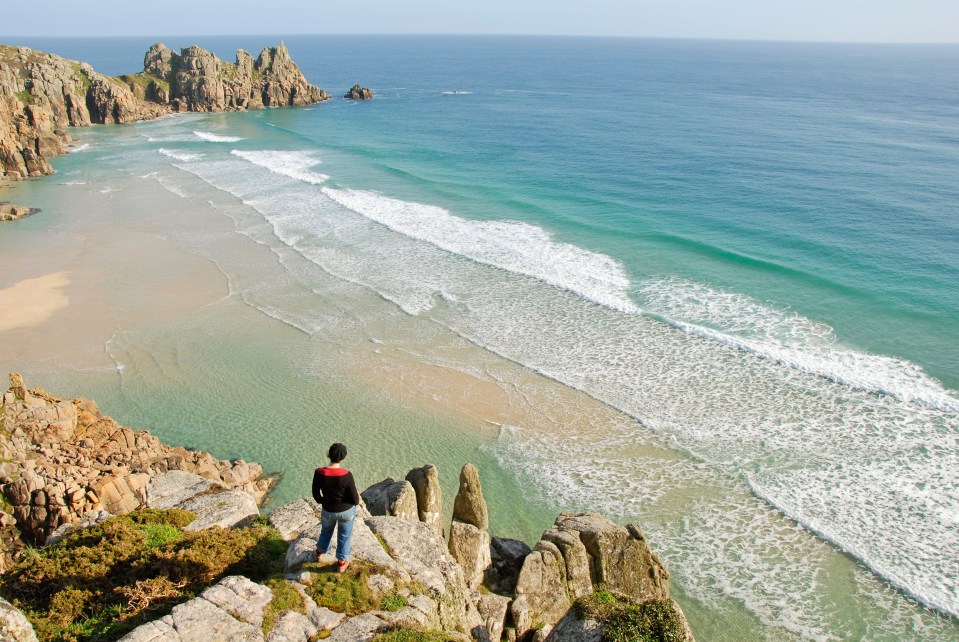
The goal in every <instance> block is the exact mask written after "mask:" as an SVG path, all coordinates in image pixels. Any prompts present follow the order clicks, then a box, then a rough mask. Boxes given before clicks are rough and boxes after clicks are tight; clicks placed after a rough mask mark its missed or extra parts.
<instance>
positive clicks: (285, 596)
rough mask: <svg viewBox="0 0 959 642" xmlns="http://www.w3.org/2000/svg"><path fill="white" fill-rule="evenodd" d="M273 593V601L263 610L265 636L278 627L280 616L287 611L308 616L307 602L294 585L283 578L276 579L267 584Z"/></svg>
mask: <svg viewBox="0 0 959 642" xmlns="http://www.w3.org/2000/svg"><path fill="white" fill-rule="evenodd" d="M266 585H267V586H269V587H270V590H272V591H273V599H272V600H270V603H269V604H267V605H266V608H265V609H263V626H262V630H263V635H266V634H268V633H269V632H270V631H272V630H273V627H274V626H276V623H277V621H279V619H280V616H281V615H283V614H284V613H286V612H287V611H296V612H297V613H302V614H304V615H306V601H305V600H304V599H303V596H302V595H300V592H299V591H297V590H296V589H295V588H293V585H292V584H290V583H289V582H287V581H286V580H284V579H282V578H274V579H272V580H270V581H268V582H267V583H266Z"/></svg>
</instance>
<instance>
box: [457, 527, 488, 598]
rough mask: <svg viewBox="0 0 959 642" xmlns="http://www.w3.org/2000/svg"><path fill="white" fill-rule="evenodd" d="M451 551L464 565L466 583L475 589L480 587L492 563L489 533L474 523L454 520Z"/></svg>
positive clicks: (459, 562)
mask: <svg viewBox="0 0 959 642" xmlns="http://www.w3.org/2000/svg"><path fill="white" fill-rule="evenodd" d="M449 551H450V555H452V556H453V559H455V560H456V562H457V563H458V564H459V565H460V566H461V567H463V573H464V575H465V578H466V585H467V586H469V587H470V589H474V590H475V589H477V588H479V585H480V584H481V583H482V582H483V579H484V577H485V576H486V570H487V569H488V568H489V567H490V565H491V564H492V560H491V559H490V540H489V533H487V532H486V531H482V530H480V529H478V528H476V527H475V526H473V525H472V524H467V523H465V522H458V521H456V520H453V523H452V524H450V541H449Z"/></svg>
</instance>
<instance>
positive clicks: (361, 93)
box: [343, 83, 373, 100]
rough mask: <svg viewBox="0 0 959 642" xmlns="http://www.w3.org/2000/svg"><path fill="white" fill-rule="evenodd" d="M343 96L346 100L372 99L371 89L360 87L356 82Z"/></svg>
mask: <svg viewBox="0 0 959 642" xmlns="http://www.w3.org/2000/svg"><path fill="white" fill-rule="evenodd" d="M343 98H346V99H347V100H373V90H372V89H369V88H367V87H360V84H359V83H356V84H355V85H353V87H352V88H351V89H350V90H349V91H348V92H346V94H345V95H344V96H343Z"/></svg>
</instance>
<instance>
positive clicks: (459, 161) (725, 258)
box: [10, 36, 959, 639]
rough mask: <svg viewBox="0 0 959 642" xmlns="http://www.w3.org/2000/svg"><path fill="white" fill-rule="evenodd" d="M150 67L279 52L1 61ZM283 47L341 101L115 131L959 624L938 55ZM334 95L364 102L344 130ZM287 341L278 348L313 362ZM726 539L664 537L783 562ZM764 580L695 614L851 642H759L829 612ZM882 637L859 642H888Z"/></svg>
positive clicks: (572, 488) (946, 102)
mask: <svg viewBox="0 0 959 642" xmlns="http://www.w3.org/2000/svg"><path fill="white" fill-rule="evenodd" d="M156 40H163V41H164V42H165V43H166V44H167V45H169V46H170V47H180V46H187V45H189V44H193V43H194V42H196V43H197V44H200V45H201V46H204V47H206V48H208V49H211V50H213V51H215V53H217V54H218V55H219V56H220V57H221V58H223V59H225V60H232V59H233V51H234V50H235V49H236V48H237V47H243V48H245V49H247V50H249V51H251V52H252V53H253V54H254V56H255V55H256V54H257V53H258V52H259V50H260V49H262V48H263V47H264V46H267V45H271V44H275V42H276V41H277V40H278V38H277V37H257V36H242V37H241V36H237V37H229V38H226V37H197V38H182V37H177V38H167V39H160V38H150V39H113V40H93V39H89V40H88V39H68V40H64V39H56V40H47V39H32V40H28V41H26V42H23V43H10V44H26V45H30V46H33V47H35V48H38V49H43V50H47V51H51V52H53V53H57V54H60V55H63V56H66V57H69V58H74V59H79V60H83V61H87V62H90V63H91V64H92V65H93V66H94V67H95V68H96V69H97V70H98V71H101V72H102V73H107V74H120V73H129V72H134V71H137V70H138V69H139V68H140V66H141V64H140V61H141V60H142V55H143V52H144V51H145V50H146V49H147V47H149V45H150V44H152V42H154V41H156ZM285 41H286V44H287V45H288V47H289V49H290V52H291V55H292V57H293V59H294V60H295V61H296V62H297V63H298V64H299V66H300V68H301V70H302V71H303V72H304V74H305V75H306V76H307V78H308V79H309V80H310V81H311V82H313V83H314V84H316V85H318V86H320V87H322V88H324V89H326V90H327V91H329V92H330V93H331V94H332V95H333V96H334V99H333V100H331V101H329V102H328V103H326V104H321V105H316V106H314V107H311V108H307V109H290V110H265V111H262V112H257V113H248V114H236V115H217V116H209V117H202V118H199V117H194V116H190V117H188V118H187V119H185V120H182V121H176V120H169V119H165V120H163V121H158V122H157V123H154V124H146V125H143V126H140V125H137V126H136V127H138V128H140V130H139V131H140V132H141V138H140V139H139V140H140V142H139V143H138V144H139V145H142V150H141V151H143V150H148V151H149V153H150V154H152V155H151V158H152V159H154V160H153V161H152V162H157V163H159V162H163V163H167V164H169V165H172V166H173V167H175V168H176V169H177V170H178V171H180V172H182V173H183V174H184V175H189V176H190V177H191V178H192V179H197V178H198V179H200V180H202V181H203V182H204V183H205V184H206V185H208V186H211V187H212V188H214V189H216V190H219V191H221V192H223V193H228V194H230V195H232V196H233V197H235V198H237V199H239V200H240V201H242V202H243V203H244V204H246V205H248V206H251V207H253V208H255V210H256V211H257V212H259V213H260V215H261V216H262V219H263V220H265V221H266V222H268V223H269V225H270V228H271V232H270V234H271V235H273V236H275V238H276V239H278V240H279V241H281V242H282V243H284V244H286V245H287V246H289V247H290V248H293V249H294V250H295V251H296V252H297V253H298V254H299V255H301V256H303V257H306V258H307V259H309V260H310V261H311V262H313V263H314V264H316V265H318V266H320V267H321V268H322V269H323V270H324V271H326V272H328V273H329V274H332V275H335V276H337V277H342V278H344V279H346V278H348V279H349V280H350V282H352V283H356V284H359V285H362V286H363V287H366V288H369V289H371V290H372V291H375V292H376V293H377V294H378V295H380V296H381V297H383V299H385V300H387V301H390V302H393V303H395V304H396V305H397V306H399V307H400V308H401V309H402V310H403V311H404V312H406V313H407V314H409V315H412V316H421V317H423V318H426V319H429V320H430V321H432V322H435V323H436V324H439V325H440V326H442V327H444V328H446V329H449V330H451V331H452V332H454V333H456V334H458V335H460V336H461V337H463V338H464V339H466V340H468V341H469V342H471V343H473V344H475V345H477V346H480V347H482V348H484V349H487V350H489V351H491V352H494V353H496V354H498V355H501V356H503V357H506V358H507V359H510V360H512V361H514V362H516V363H518V364H521V365H522V366H525V367H527V368H529V369H530V370H532V371H535V372H538V373H541V374H544V375H546V376H548V377H550V378H552V379H555V380H556V381H559V382H561V383H563V384H566V385H568V386H571V387H573V388H576V389H578V390H581V391H584V392H586V393H587V394H589V395H590V396H592V397H594V398H596V399H598V400H600V401H602V402H604V403H606V404H609V405H610V406H612V407H614V408H617V409H619V410H621V411H623V412H624V413H626V414H628V415H630V416H632V417H635V418H636V419H638V420H639V421H640V422H641V423H642V425H643V426H644V427H646V428H648V429H650V430H653V431H655V432H657V433H658V434H660V435H663V436H664V437H665V438H666V439H667V440H668V442H669V444H670V445H671V446H672V447H674V448H677V449H679V450H681V451H683V452H685V453H688V455H689V456H690V457H692V458H693V460H694V461H696V462H699V463H700V464H701V465H702V466H705V467H712V468H711V470H721V471H722V474H723V475H727V476H729V477H730V478H735V479H737V480H739V481H740V483H742V484H745V486H746V487H748V489H749V492H750V493H751V494H752V496H753V497H755V498H758V499H759V500H761V501H762V502H763V503H764V505H765V506H768V507H769V508H770V509H771V511H773V513H774V514H775V515H779V516H785V517H786V518H788V519H790V520H792V522H790V523H795V524H798V525H799V526H800V527H801V528H802V529H803V530H804V531H805V532H807V533H812V534H813V535H814V537H815V538H816V539H817V541H820V542H828V544H829V546H832V547H835V548H836V549H838V550H839V551H841V552H842V553H843V554H845V555H848V556H849V557H850V558H852V559H853V560H854V561H855V563H856V564H858V565H860V566H861V568H862V569H868V571H866V572H867V573H871V574H873V575H874V576H875V577H877V578H879V579H880V580H881V581H882V582H883V583H885V585H888V586H891V587H895V590H896V591H899V594H900V595H904V596H908V598H909V599H915V600H917V601H918V603H920V604H921V605H923V606H922V607H919V608H925V607H928V608H931V609H934V610H936V611H937V612H939V613H944V614H948V615H951V616H956V615H959V46H952V45H950V46H905V45H838V44H784V43H759V42H713V41H671V40H638V39H592V38H546V37H542V38H515V37H412V36H410V37H387V36H382V37H373V36H364V37H340V36H336V37H333V36H316V37H305V36H296V37H288V38H285ZM354 82H359V83H360V84H362V85H364V86H368V87H370V88H372V89H373V91H374V92H375V95H376V97H375V99H374V100H372V101H370V102H364V103H354V102H350V101H345V100H343V99H341V98H339V96H342V94H343V93H344V92H345V91H346V90H347V89H348V88H349V87H350V86H352V85H353V83H354ZM198 118H199V119H198ZM97 135H99V134H97ZM92 136H94V135H93V134H90V135H88V134H84V138H83V140H84V141H87V142H92V150H93V151H94V152H95V151H96V138H95V137H93V138H91V137H92ZM157 152H159V153H157ZM131 153H132V152H131ZM88 158H93V155H92V152H91V155H90V156H88ZM83 162H90V161H89V160H87V159H84V158H83V155H82V154H79V153H76V154H71V155H70V157H69V158H67V159H65V160H63V161H62V163H61V165H58V169H63V170H70V169H71V168H72V167H74V166H77V165H78V164H80V163H83ZM98 162H101V163H102V164H103V167H104V168H106V169H109V168H110V167H111V165H110V164H111V163H114V164H116V166H117V167H121V166H123V165H124V163H126V162H128V161H127V160H126V159H118V158H117V157H110V156H104V157H103V158H101V159H100V160H99V161H98ZM270 314H271V315H274V316H276V315H279V316H282V314H283V313H282V311H277V310H272V311H271V312H270ZM307 317H308V315H304V313H302V311H298V312H297V313H296V314H293V313H290V316H289V318H288V319H286V320H287V321H288V322H289V323H291V324H293V325H296V326H297V327H300V328H301V329H304V331H307V332H310V331H311V326H310V320H309V319H308V318H307ZM557 441H559V440H557ZM498 456H499V457H500V461H501V463H502V465H503V466H504V468H507V469H510V468H511V467H513V468H515V469H516V470H517V473H516V474H517V475H518V476H521V475H523V474H530V475H533V474H534V473H535V476H536V479H538V480H540V482H539V483H540V484H541V486H542V488H541V489H540V491H541V492H542V493H543V494H544V495H545V496H551V497H554V498H556V501H557V502H561V501H572V502H574V503H575V502H577V501H580V503H589V501H591V500H590V499H589V498H590V497H595V496H596V493H600V496H602V493H603V492H605V491H604V486H603V485H602V483H600V482H595V483H596V484H599V485H598V486H597V485H591V484H593V483H594V482H590V481H589V475H588V474H586V473H583V474H582V475H579V476H577V475H573V474H571V476H569V477H563V476H562V475H557V474H554V473H555V470H554V469H555V467H556V465H557V462H564V464H568V463H569V462H570V461H571V460H573V459H575V455H574V454H573V452H572V451H566V450H563V445H562V444H560V443H556V444H542V443H537V444H535V447H534V445H531V444H529V443H525V442H523V439H522V438H520V437H517V438H516V440H515V443H513V442H510V443H505V444H504V445H503V447H502V453H501V455H498ZM251 458H252V457H251ZM550 471H553V472H550ZM580 472H582V471H580ZM697 474H698V473H697ZM703 474H705V473H703ZM543 480H547V481H543ZM531 483H534V482H531ZM610 483H613V482H610ZM702 483H703V484H704V485H709V483H710V482H706V481H704V482H702ZM550 484H552V485H550ZM583 498H586V499H585V500H584V499H583ZM614 499H615V502H616V504H615V506H614V507H612V508H610V509H609V510H610V511H612V512H614V513H615V512H617V511H618V514H620V515H632V514H639V513H641V512H642V510H643V505H642V500H641V498H637V499H635V502H636V504H635V506H632V505H630V503H629V502H630V501H632V499H631V496H618V497H615V498H614ZM611 501H612V500H611ZM624 506H625V508H624ZM737 510H739V508H738V507H737V508H730V510H729V512H728V513H724V514H722V515H719V514H715V515H713V517H711V518H709V519H712V520H713V521H709V520H708V519H706V518H703V519H704V520H706V521H705V522H704V523H702V524H698V525H697V524H696V523H695V521H696V520H695V519H694V518H691V520H692V521H691V522H690V523H686V524H685V526H684V528H688V529H689V530H690V531H695V530H696V529H697V528H698V529H699V530H709V529H715V530H717V531H721V530H723V529H725V531H726V532H730V533H732V532H736V529H740V532H741V534H743V535H744V536H745V534H748V533H750V532H755V533H756V537H758V538H762V537H766V536H767V535H768V538H767V539H764V540H763V541H764V542H766V544H769V542H776V541H779V540H777V539H776V538H777V537H779V535H777V534H776V533H777V532H778V531H777V529H779V528H780V527H779V526H770V525H769V524H766V523H765V522H764V523H763V524H759V522H757V521H755V519H754V517H752V516H751V514H746V513H743V514H738V513H736V511H737ZM731 515H732V516H731ZM763 529H767V531H768V532H766V531H764V530H763ZM761 533H765V535H763V534H761ZM780 535H781V533H780ZM664 537H666V536H665V535H664ZM782 537H783V538H785V540H789V541H790V542H791V543H790V546H794V547H795V549H796V550H802V549H803V546H805V545H804V544H802V543H801V542H799V541H798V540H796V541H793V540H792V539H791V538H793V535H791V534H790V535H788V536H787V535H783V536H782ZM690 541H691V540H690ZM727 541H728V540H727ZM780 543H781V542H780ZM714 544H715V542H714ZM685 545H686V544H684V542H683V539H682V537H681V536H680V535H676V534H674V540H673V543H672V544H671V545H670V546H671V547H672V548H671V553H672V559H678V560H681V559H682V558H683V556H686V555H688V556H698V557H699V558H702V557H704V556H707V557H708V555H714V556H715V558H716V559H719V558H722V557H723V556H724V555H725V556H726V557H728V558H729V559H732V558H733V557H735V558H736V559H737V560H738V561H739V562H743V560H744V559H745V557H746V556H745V554H744V553H742V551H741V550H739V549H736V550H735V551H734V550H731V549H730V550H723V551H719V550H715V549H708V547H709V546H710V544H709V542H706V541H703V542H699V543H698V544H697V545H695V546H693V545H692V544H690V545H689V547H690V548H688V549H685V548H684V546H685ZM776 545H777V544H769V546H771V547H773V546H776ZM783 546H785V545H783ZM737 551H738V552H737ZM783 551H786V548H784V549H783ZM781 554H782V557H783V560H784V561H783V563H782V568H783V569H787V570H785V571H783V572H782V573H781V574H779V575H777V573H778V571H776V572H773V571H770V573H769V575H768V577H767V576H764V575H763V574H762V573H760V572H759V571H758V570H757V571H756V573H757V577H760V576H762V577H764V578H765V579H762V580H759V581H764V582H768V583H771V584H774V583H775V582H780V583H781V585H782V590H781V591H779V592H778V593H777V592H776V591H772V593H773V594H774V595H771V596H770V595H767V596H766V597H764V598H762V599H760V598H757V597H756V595H754V594H752V593H750V589H748V588H746V587H748V586H750V585H751V580H750V579H749V577H750V576H749V574H750V572H751V570H750V568H749V567H748V564H746V563H745V562H743V564H744V565H745V567H743V566H742V565H741V566H739V567H736V568H737V569H738V571H740V572H742V573H743V575H742V577H739V578H733V579H729V583H730V586H726V585H725V584H724V580H716V578H713V579H712V580H711V581H713V584H711V585H710V586H711V588H710V590H716V586H718V585H721V586H724V587H725V588H724V589H723V590H725V591H726V593H727V595H729V596H732V597H733V598H734V599H738V600H741V601H742V602H743V603H745V604H746V608H747V610H749V611H750V612H752V613H754V614H756V617H758V619H759V620H760V621H761V622H762V623H763V624H764V625H768V626H771V627H773V628H772V629H770V630H780V629H776V628H775V627H783V628H782V629H781V630H788V631H790V632H791V633H793V634H796V635H799V636H801V637H804V638H809V639H841V638H842V637H843V636H844V634H839V633H836V632H835V630H833V631H832V632H830V626H829V625H823V624H822V623H821V622H820V623H819V624H816V623H815V617H814V616H809V617H808V618H807V616H808V615H809V613H810V612H811V611H809V610H807V611H803V613H805V615H803V614H793V615H792V616H783V617H782V618H781V620H777V616H776V615H774V613H775V612H776V608H777V607H776V603H777V599H779V600H782V604H783V605H784V604H786V603H788V602H789V596H790V595H791V594H792V589H790V588H789V587H790V586H793V587H794V588H795V587H798V586H800V585H810V584H816V583H817V582H820V581H821V582H825V583H826V584H828V582H827V581H826V580H824V579H823V578H821V577H820V578H816V579H814V580H809V581H807V580H805V579H804V576H803V575H802V572H801V570H800V569H801V566H802V561H801V560H800V561H797V560H796V559H794V557H790V555H792V553H790V552H788V551H787V552H782V553H781ZM797 554H798V553H797ZM773 557H775V555H773ZM747 561H748V560H747ZM767 561H768V560H767ZM677 563H681V562H677ZM708 563H709V562H708V559H707V560H706V561H704V564H708ZM717 564H718V562H717ZM791 564H792V565H793V566H790V565H791ZM789 569H792V570H789ZM780 570H781V569H780ZM793 571H795V572H793ZM700 575H703V576H705V575H708V572H707V571H703V572H702V573H701V574H700ZM737 582H738V584H737ZM791 583H792V584H791ZM685 590H686V591H687V592H688V593H690V594H693V595H695V594H696V590H695V588H694V587H692V586H690V585H687V586H686V588H685ZM795 590H796V591H798V592H799V593H802V594H803V595H805V594H804V593H803V592H802V591H801V590H799V589H798V588H796V589H795ZM777 595H778V596H779V597H778V598H777V597H776V596H777ZM807 597H808V600H809V606H808V609H812V610H815V608H818V606H815V605H814V603H815V604H819V602H818V600H820V598H819V597H815V596H812V595H811V594H810V595H809V596H807ZM797 599H799V600H800V601H801V598H797ZM862 599H864V600H866V602H870V604H871V605H872V606H871V607H870V608H873V607H875V603H878V602H881V601H882V600H881V599H880V598H878V597H874V598H868V597H866V598H862ZM883 599H886V598H883ZM763 600H767V601H766V602H763ZM837 600H839V601H840V602H842V599H841V598H837ZM820 606H821V605H820ZM781 608H783V609H785V608H786V607H785V606H781ZM803 608H805V607H803ZM822 608H824V609H826V607H822ZM837 608H839V610H843V609H847V610H849V611H854V610H856V609H858V608H859V607H856V606H850V605H848V604H846V605H844V606H841V607H837ZM890 608H891V607H890ZM879 609H880V611H881V610H882V607H879ZM786 610H787V611H788V609H786ZM799 610H800V611H802V609H799ZM826 610H827V611H828V609H826ZM837 617H838V616H837ZM863 617H864V618H865V619H866V620H869V621H871V620H873V619H876V618H875V616H873V615H870V616H868V617H866V616H863ZM897 617H901V618H902V619H903V620H904V621H905V620H908V618H909V617H912V616H910V615H908V614H907V615H903V614H902V613H899V614H898V615H897ZM790 618H791V619H790ZM804 618H805V619H804ZM947 619H948V618H947ZM940 624H941V623H940ZM943 626H946V628H945V629H935V631H937V633H936V634H935V635H936V636H942V635H945V636H947V637H949V636H955V635H956V630H955V628H954V627H953V625H952V624H949V623H947V624H945V625H943ZM875 627H877V628H875V629H870V628H869V627H866V629H865V630H866V632H865V633H863V632H862V631H861V630H857V631H858V632H857V633H856V635H857V636H858V637H859V638H860V639H894V638H895V635H896V634H893V633H891V632H890V631H892V629H890V630H886V629H883V628H882V627H881V626H880V625H879V624H875ZM920 629H921V627H920ZM920 629H914V630H913V633H914V634H915V638H916V639H922V638H923V637H924V634H923V633H922V632H921V630H920ZM943 631H945V633H943ZM767 635H770V636H771V639H774V638H775V635H771V634H768V633H767ZM849 635H853V634H851V633H850V634H849ZM929 635H932V633H929ZM831 636H838V637H831ZM846 639H850V638H848V637H847V638H846ZM928 639H934V637H929V638H928ZM949 639H954V638H952V637H950V638H949Z"/></svg>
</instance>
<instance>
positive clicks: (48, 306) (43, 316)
mask: <svg viewBox="0 0 959 642" xmlns="http://www.w3.org/2000/svg"><path fill="white" fill-rule="evenodd" d="M69 283H70V273H69V272H53V273H51V274H47V275H46V276H39V277H36V278H33V279H24V280H23V281H20V282H19V283H16V284H14V285H12V286H10V287H9V288H7V289H5V290H0V332H5V331H7V330H12V329H14V328H23V327H35V326H38V325H40V324H41V323H43V322H44V321H46V320H48V319H49V318H50V317H52V316H53V315H54V313H56V312H57V311H58V310H62V309H63V308H65V307H67V305H69V303H70V298H69V297H68V296H67V295H66V294H65V293H64V291H63V288H65V287H66V286H67V285H69Z"/></svg>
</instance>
